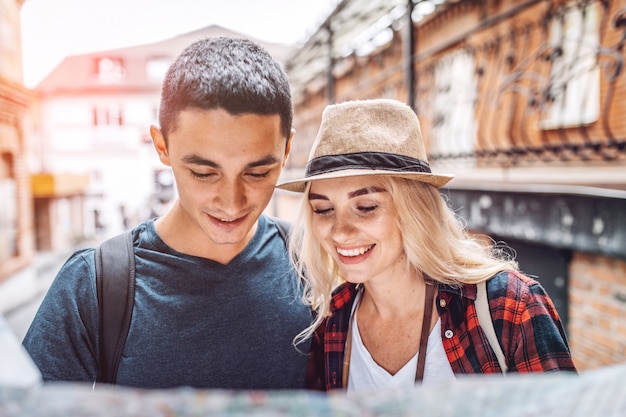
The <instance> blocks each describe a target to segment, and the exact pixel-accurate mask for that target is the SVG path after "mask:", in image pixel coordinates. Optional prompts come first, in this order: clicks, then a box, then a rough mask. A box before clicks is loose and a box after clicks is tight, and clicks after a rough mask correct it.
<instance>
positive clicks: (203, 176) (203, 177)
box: [189, 170, 213, 179]
mask: <svg viewBox="0 0 626 417" xmlns="http://www.w3.org/2000/svg"><path fill="white" fill-rule="evenodd" d="M189 172H190V173H191V176H192V177H194V178H198V179H205V178H209V177H210V176H211V175H213V174H212V173H208V174H201V173H199V172H196V171H192V170H189Z"/></svg>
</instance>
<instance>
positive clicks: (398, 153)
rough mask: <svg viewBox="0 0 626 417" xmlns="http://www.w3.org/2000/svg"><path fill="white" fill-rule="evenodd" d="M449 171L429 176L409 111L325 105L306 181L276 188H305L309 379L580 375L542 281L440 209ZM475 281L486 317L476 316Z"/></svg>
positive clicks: (375, 382)
mask: <svg viewBox="0 0 626 417" xmlns="http://www.w3.org/2000/svg"><path fill="white" fill-rule="evenodd" d="M451 179H452V176H451V175H447V174H434V173H432V172H431V170H430V167H429V165H428V161H427V159H426V153H425V148H424V143H423V140H422V135H421V130H420V126H419V121H418V119H417V116H416V115H415V113H414V112H413V111H412V110H411V109H410V108H409V107H408V106H406V105H404V104H402V103H401V102H398V101H395V100H386V99H379V100H365V101H352V102H346V103H342V104H337V105H331V106H328V107H327V108H326V109H325V111H324V114H323V117H322V124H321V127H320V129H319V132H318V135H317V137H316V140H315V142H314V144H313V147H312V150H311V155H310V158H309V162H308V164H307V168H306V174H305V177H304V178H302V179H298V180H293V181H288V182H284V183H282V184H280V185H279V188H283V189H286V190H291V191H295V192H302V193H304V199H303V203H302V208H301V211H300V215H299V217H298V220H297V221H296V222H295V224H294V230H293V231H292V234H291V242H290V253H291V257H292V261H293V262H294V264H295V265H296V268H297V270H298V271H299V273H300V276H301V278H302V280H303V282H304V287H305V288H304V289H305V297H306V301H307V302H308V303H309V304H310V305H311V306H312V308H313V310H314V311H315V312H316V318H315V320H314V321H313V323H312V324H311V326H310V327H308V328H307V329H305V330H304V331H303V332H302V333H301V334H300V335H299V338H298V340H307V339H309V338H312V352H311V356H310V363H309V388H313V389H322V390H331V389H347V390H348V391H358V390H368V389H379V388H386V387H394V386H411V385H414V384H416V383H418V382H423V383H432V382H441V381H446V380H452V379H454V378H455V375H458V374H477V373H497V372H503V371H506V370H507V369H508V371H509V372H520V373H522V372H548V371H559V370H566V371H576V369H575V366H574V364H573V362H572V359H571V355H570V351H569V346H568V343H567V339H566V335H565V332H564V329H563V327H562V324H561V321H560V319H559V316H558V314H557V312H556V310H555V308H554V305H553V303H552V301H551V300H550V298H549V296H548V295H547V294H546V292H545V291H544V289H543V288H542V286H541V285H540V284H539V283H538V282H537V281H535V280H533V279H531V278H529V277H527V276H525V275H523V274H522V273H521V272H519V270H518V267H517V264H516V263H515V261H514V260H512V259H510V258H509V257H507V256H506V255H505V252H504V251H502V250H498V248H497V247H493V246H490V245H486V244H485V243H484V242H483V241H481V240H479V239H476V238H474V237H472V236H471V235H470V234H469V233H468V232H467V231H466V230H465V229H464V227H463V226H462V224H461V223H460V221H459V219H457V218H456V216H455V214H454V213H453V212H452V211H451V210H450V209H449V208H448V206H447V204H446V202H445V201H444V200H443V198H442V197H441V195H440V193H439V190H438V188H439V187H441V186H443V185H445V184H446V183H447V182H448V181H450V180H451ZM479 283H486V285H484V286H483V288H485V287H486V289H487V297H486V300H487V302H488V308H487V307H485V309H487V310H488V316H490V317H488V319H487V321H488V322H489V323H487V324H485V323H483V322H480V323H479V321H478V319H477V305H476V298H477V294H478V288H480V285H477V284H479ZM489 313H490V314H489ZM486 325H488V326H492V327H491V328H492V330H495V335H496V337H497V341H496V342H495V343H496V344H497V345H496V346H492V345H491V344H490V342H489V339H488V337H487V333H486V330H485V326H486ZM496 351H501V352H502V353H503V359H502V360H503V362H502V365H500V363H499V362H498V357H497V353H496Z"/></svg>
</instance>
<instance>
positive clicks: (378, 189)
mask: <svg viewBox="0 0 626 417" xmlns="http://www.w3.org/2000/svg"><path fill="white" fill-rule="evenodd" d="M384 192H385V189H384V188H381V187H364V188H359V189H358V190H354V191H351V192H349V193H348V198H354V197H358V196H360V195H365V194H372V193H384Z"/></svg>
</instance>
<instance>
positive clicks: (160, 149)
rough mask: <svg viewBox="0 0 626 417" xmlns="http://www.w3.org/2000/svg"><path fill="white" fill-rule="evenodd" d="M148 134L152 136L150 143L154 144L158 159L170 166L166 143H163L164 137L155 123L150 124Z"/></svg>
mask: <svg viewBox="0 0 626 417" xmlns="http://www.w3.org/2000/svg"><path fill="white" fill-rule="evenodd" d="M150 136H152V143H153V145H154V149H155V150H156V151H157V154H158V155H159V159H160V160H161V162H163V163H164V164H165V165H167V166H171V164H170V157H169V155H168V153H167V144H166V143H165V138H164V137H163V134H162V133H161V129H159V128H158V127H156V126H155V125H151V126H150Z"/></svg>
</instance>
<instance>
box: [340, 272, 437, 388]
mask: <svg viewBox="0 0 626 417" xmlns="http://www.w3.org/2000/svg"><path fill="white" fill-rule="evenodd" d="M362 298H363V291H361V293H360V294H359V300H358V303H359V304H360V303H361V300H362ZM434 299H435V283H434V282H433V281H432V280H431V279H430V278H427V279H426V293H425V294H424V317H423V320H422V335H421V336H420V346H419V351H418V354H417V369H416V371H415V381H416V382H417V381H421V380H422V379H423V378H424V366H425V364H426V349H427V347H428V336H429V334H430V322H431V320H432V316H433V301H434ZM358 308H359V306H358V305H356V306H355V307H354V311H353V313H352V314H351V317H350V324H349V326H348V334H347V335H346V346H345V350H344V356H343V374H342V375H341V377H342V378H341V379H342V387H343V388H344V389H347V388H348V374H349V372H350V353H351V352H352V322H353V321H354V316H355V314H354V313H356V310H357V309H358Z"/></svg>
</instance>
